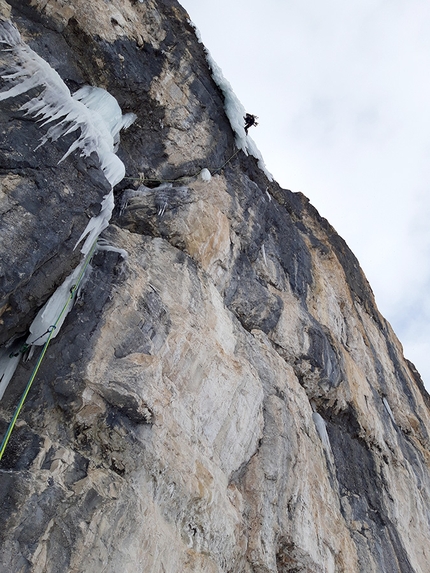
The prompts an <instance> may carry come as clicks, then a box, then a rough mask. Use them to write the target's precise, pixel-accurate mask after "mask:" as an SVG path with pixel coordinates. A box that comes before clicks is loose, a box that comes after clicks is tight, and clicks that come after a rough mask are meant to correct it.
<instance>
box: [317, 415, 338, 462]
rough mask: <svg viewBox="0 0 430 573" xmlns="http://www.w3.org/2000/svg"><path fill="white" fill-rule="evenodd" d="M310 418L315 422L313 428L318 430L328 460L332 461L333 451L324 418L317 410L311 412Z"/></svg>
mask: <svg viewBox="0 0 430 573" xmlns="http://www.w3.org/2000/svg"><path fill="white" fill-rule="evenodd" d="M312 419H313V421H314V424H315V428H316V430H317V432H318V435H319V437H320V440H321V442H322V445H323V446H324V449H325V451H326V453H327V456H328V457H329V459H330V461H331V462H333V452H332V451H331V445H330V440H329V437H328V434H327V426H326V423H325V420H324V418H323V417H322V416H320V414H318V412H312Z"/></svg>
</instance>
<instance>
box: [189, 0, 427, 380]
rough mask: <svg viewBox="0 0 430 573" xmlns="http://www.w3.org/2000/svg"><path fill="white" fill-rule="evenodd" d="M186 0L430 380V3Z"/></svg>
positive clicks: (294, 181) (275, 170) (266, 136)
mask: <svg viewBox="0 0 430 573" xmlns="http://www.w3.org/2000/svg"><path fill="white" fill-rule="evenodd" d="M180 2H181V4H182V5H183V7H184V8H185V9H186V10H187V12H188V14H189V16H190V19H191V21H192V22H193V23H194V24H195V25H196V27H197V28H198V29H199V31H200V34H201V37H202V41H203V43H204V44H205V46H206V48H207V49H208V50H209V52H210V53H211V55H212V57H213V58H214V60H215V61H216V62H217V64H218V65H219V66H220V67H221V69H222V71H223V73H224V76H225V77H226V79H227V80H228V81H229V82H230V83H231V85H232V87H233V90H234V92H235V93H236V95H237V96H238V98H239V99H240V101H241V102H242V104H243V105H244V106H245V108H246V110H247V111H248V112H249V113H253V114H256V115H257V116H258V117H259V125H258V127H256V128H251V129H252V131H251V130H250V135H251V136H252V138H253V139H254V141H255V143H256V144H257V146H258V148H259V149H260V151H261V153H262V155H263V158H264V161H265V163H266V166H267V168H268V170H269V171H270V172H271V173H272V174H273V176H274V179H275V180H276V181H278V183H279V184H280V185H281V186H282V187H284V188H286V189H291V191H301V192H302V193H304V194H305V195H306V196H307V197H308V198H309V199H310V201H311V203H312V204H313V205H314V206H315V207H316V208H317V209H318V211H319V212H320V214H321V215H322V216H323V217H325V218H326V219H328V221H329V222H330V223H331V225H333V227H334V228H335V229H336V231H337V232H338V233H339V234H340V235H341V236H342V237H343V238H344V239H345V241H346V242H347V244H348V245H349V247H350V248H351V249H352V251H353V252H354V254H355V255H356V256H357V258H358V260H359V261H360V264H361V267H362V269H363V270H364V272H365V274H366V276H367V278H368V280H369V282H370V284H371V287H372V290H373V292H374V294H375V297H376V302H377V305H378V307H379V309H380V311H381V313H382V314H383V315H384V316H385V318H386V319H387V320H388V321H389V322H390V323H391V325H392V327H393V328H394V331H395V332H396V334H397V336H398V337H399V339H400V341H401V342H402V345H403V347H404V354H405V356H406V357H407V358H408V359H409V360H411V361H412V362H413V363H414V364H415V365H416V367H417V369H418V371H419V372H420V373H421V376H422V377H423V380H424V383H425V384H426V387H427V389H428V390H430V264H429V261H430V222H429V220H430V161H429V156H430V33H429V30H430V2H428V0H348V1H347V2H346V1H345V0H325V1H324V2H321V0H264V1H263V0H258V1H257V0H246V1H245V0H180Z"/></svg>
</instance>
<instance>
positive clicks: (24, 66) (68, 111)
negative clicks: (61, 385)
mask: <svg viewBox="0 0 430 573" xmlns="http://www.w3.org/2000/svg"><path fill="white" fill-rule="evenodd" d="M0 44H3V45H6V46H9V47H10V49H11V53H12V56H13V57H14V58H15V62H14V64H13V66H12V68H11V70H9V73H8V74H5V75H3V76H2V78H3V79H4V80H6V82H8V83H9V84H12V86H11V87H10V88H9V89H7V90H4V91H2V92H0V101H3V100H5V99H8V98H12V97H16V96H17V95H20V94H23V93H25V92H28V91H29V90H31V89H33V88H36V87H39V88H40V87H41V88H42V91H40V93H39V95H37V96H36V97H34V98H32V99H30V100H29V101H28V102H27V103H25V104H24V105H23V106H21V108H20V109H21V110H22V111H25V112H26V113H27V114H28V115H32V116H34V117H36V118H37V119H38V121H39V122H41V124H42V125H47V124H51V126H50V127H49V129H48V130H47V132H46V134H45V135H44V136H43V137H42V140H41V142H40V144H39V146H38V147H40V146H41V145H44V144H45V143H46V142H47V141H56V140H57V139H59V138H60V137H62V136H64V135H67V134H70V133H75V132H76V134H77V137H76V140H75V141H74V142H73V143H72V145H71V146H70V147H69V149H68V151H67V152H66V153H65V155H64V156H63V157H62V159H61V160H60V161H64V160H65V159H66V158H67V157H68V156H69V155H70V154H71V153H72V152H73V151H75V150H79V151H80V153H81V155H82V156H85V157H88V156H90V155H91V154H92V153H95V154H96V155H97V156H98V158H99V161H100V168H101V169H102V171H103V173H104V175H105V177H106V179H107V180H108V181H109V183H110V185H111V188H112V190H111V192H110V193H109V194H107V195H106V196H105V197H104V199H103V201H102V204H101V210H100V213H99V214H98V215H96V216H95V217H92V218H91V219H90V221H89V222H88V225H87V226H86V228H85V230H84V232H83V233H82V235H81V236H80V238H79V240H78V242H77V244H76V246H77V245H78V244H79V243H80V242H81V241H82V240H84V239H85V241H84V244H83V246H82V249H81V252H82V253H83V254H84V255H86V256H89V253H90V250H91V247H92V245H93V244H94V242H95V241H96V240H97V237H98V236H99V235H100V233H101V232H102V231H103V229H105V228H106V227H107V226H108V224H109V220H110V218H111V215H112V210H113V207H114V196H113V187H114V186H115V185H116V184H117V183H119V182H120V181H121V180H122V179H123V177H124V175H125V167H124V164H123V163H122V161H121V160H120V159H119V158H118V157H117V156H116V155H115V150H116V148H117V146H118V143H119V132H120V130H121V129H122V128H127V127H128V126H130V125H131V124H132V123H133V121H134V120H135V119H136V116H135V115H134V114H126V115H123V114H122V112H121V108H120V107H119V105H118V102H117V101H116V99H115V98H114V97H113V96H112V95H111V94H109V93H108V92H107V91H106V90H104V89H102V88H97V87H92V86H84V87H83V88H81V89H80V90H78V91H77V92H76V93H75V94H74V95H73V96H72V95H71V94H70V91H69V89H68V87H67V86H66V84H65V83H64V82H63V80H62V79H61V77H60V76H59V75H58V73H57V72H56V71H55V70H54V69H53V68H51V66H50V65H49V64H48V63H47V62H46V61H45V60H44V59H43V58H41V57H40V56H38V55H37V54H36V52H34V51H33V50H32V49H31V48H30V47H29V46H27V45H26V44H25V43H24V42H23V41H22V40H21V37H20V34H19V32H18V30H17V29H16V28H15V27H14V26H13V24H12V23H11V22H10V21H1V22H0ZM36 149H37V148H36ZM84 265H85V259H84V260H82V261H81V263H80V264H79V265H78V267H77V268H76V269H75V270H74V271H73V272H72V273H71V274H70V275H69V276H68V277H67V279H66V280H65V281H64V282H63V284H62V285H61V286H60V287H59V288H58V289H57V290H56V291H55V292H54V294H53V295H52V296H51V298H50V299H49V300H48V302H47V303H46V304H45V306H44V307H43V308H42V309H41V310H40V311H39V313H38V314H37V316H36V318H35V319H34V321H33V323H32V324H31V326H30V335H29V337H28V339H27V344H35V345H38V346H40V345H43V344H44V343H45V342H46V340H47V338H48V333H47V331H48V330H49V329H50V328H51V327H52V326H53V325H54V324H55V326H56V328H55V331H54V332H53V335H52V338H55V336H57V334H58V332H59V330H60V327H61V325H62V324H63V322H64V319H65V318H66V316H67V314H68V312H69V311H70V309H71V307H72V306H73V300H69V298H70V292H71V289H72V287H73V286H74V285H75V283H76V281H77V279H78V277H79V275H80V273H81V270H82V268H83V266H84ZM68 301H69V302H68ZM60 315H61V318H60V319H59V320H58V317H59V316H60ZM8 360H10V362H8ZM8 360H6V359H5V358H4V353H3V354H2V355H1V357H0V376H2V377H1V384H0V391H4V388H3V387H5V385H6V384H7V382H8V380H9V379H10V378H11V376H12V375H13V372H12V374H10V373H11V371H12V367H13V365H15V363H16V364H17V363H18V361H19V357H18V358H17V360H15V357H14V358H13V359H12V358H9V357H8ZM15 368H16V365H15Z"/></svg>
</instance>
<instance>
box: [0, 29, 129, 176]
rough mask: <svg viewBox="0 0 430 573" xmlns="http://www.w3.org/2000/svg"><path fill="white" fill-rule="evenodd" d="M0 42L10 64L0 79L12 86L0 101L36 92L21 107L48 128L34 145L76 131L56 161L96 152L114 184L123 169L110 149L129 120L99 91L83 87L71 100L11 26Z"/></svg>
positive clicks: (0, 94) (1, 32)
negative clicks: (7, 49) (77, 152)
mask: <svg viewBox="0 0 430 573" xmlns="http://www.w3.org/2000/svg"><path fill="white" fill-rule="evenodd" d="M0 43H2V44H3V45H7V46H10V48H11V51H12V54H13V56H14V59H15V63H14V64H13V66H12V69H11V70H10V71H9V73H7V74H5V75H3V76H2V78H3V79H5V80H6V81H7V82H8V83H10V84H12V86H11V87H10V88H9V89H8V90H5V91H2V92H0V101H2V100H5V99H8V98H11V97H16V96H17V95H20V94H23V93H25V92H28V91H29V90H30V89H32V88H35V87H42V88H43V89H42V92H41V93H40V94H39V95H38V96H36V97H34V98H32V99H31V100H29V101H28V102H27V103H25V104H24V105H23V106H22V107H21V110H23V111H25V112H27V114H29V115H33V116H34V117H36V118H38V120H39V121H41V122H42V125H46V124H49V123H51V124H53V125H51V127H49V129H48V131H47V132H46V134H45V135H44V136H43V137H42V140H41V143H40V145H43V144H44V143H46V142H47V141H48V140H51V141H56V140H57V139H59V138H60V137H61V136H63V135H67V134H69V133H73V132H77V133H79V135H78V136H77V138H76V140H75V141H74V143H72V145H71V146H70V147H69V149H68V151H67V153H66V154H65V155H64V157H63V158H62V159H61V161H63V160H64V159H65V158H66V157H67V156H68V155H70V154H71V153H72V152H73V151H75V150H76V149H79V150H80V152H81V155H82V156H86V157H87V156H89V155H91V153H96V154H97V156H98V158H99V161H100V166H101V169H102V170H103V173H104V174H105V177H106V179H107V180H108V181H109V183H110V184H111V186H112V187H113V186H114V185H116V184H117V183H119V181H121V179H122V178H123V177H124V175H125V168H124V164H123V163H122V161H121V160H120V159H119V158H118V157H117V156H116V155H115V152H114V151H115V145H116V144H117V143H118V134H119V130H120V129H121V128H122V127H128V126H129V125H130V124H131V123H132V122H133V121H134V119H135V116H134V115H133V114H127V115H125V116H122V113H121V110H120V108H119V105H118V103H117V101H116V99H115V98H114V97H113V96H111V95H110V94H109V93H108V92H106V91H105V90H103V89H101V88H94V87H91V86H85V87H84V88H81V89H80V90H78V91H77V92H76V93H75V94H74V96H72V95H71V93H70V91H69V88H68V87H67V86H66V84H65V83H64V82H63V80H62V79H61V77H60V76H59V75H58V73H57V72H56V71H55V70H54V69H53V68H51V66H50V65H49V64H48V63H47V62H46V61H45V60H44V59H43V58H41V57H40V56H38V54H36V52H34V51H33V50H32V49H31V48H30V47H29V46H27V45H26V44H25V43H24V42H22V40H21V37H20V35H19V32H18V30H17V29H16V28H15V27H14V26H13V25H12V23H11V22H8V21H6V22H1V23H0ZM86 104H87V105H86Z"/></svg>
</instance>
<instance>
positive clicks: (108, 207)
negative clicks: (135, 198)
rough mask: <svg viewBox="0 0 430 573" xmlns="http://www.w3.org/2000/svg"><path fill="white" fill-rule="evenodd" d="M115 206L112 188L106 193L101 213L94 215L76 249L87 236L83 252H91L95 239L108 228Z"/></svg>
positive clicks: (85, 253)
mask: <svg viewBox="0 0 430 573" xmlns="http://www.w3.org/2000/svg"><path fill="white" fill-rule="evenodd" d="M114 206H115V200H114V195H113V189H112V191H111V192H110V193H108V194H107V195H105V197H104V199H103V201H102V208H101V210H100V213H99V214H98V215H96V216H95V217H92V218H91V219H90V220H89V221H88V225H87V226H86V227H85V229H84V232H83V233H82V235H81V236H80V237H79V239H78V241H77V243H76V245H75V249H76V247H77V246H78V245H79V243H80V242H81V241H83V240H84V239H85V237H86V239H85V242H84V244H83V245H82V248H81V253H84V255H87V254H88V253H89V252H90V250H91V247H92V245H93V244H94V241H95V240H96V239H97V237H98V236H99V235H100V233H101V232H102V231H103V230H104V229H106V227H107V226H108V225H109V221H110V218H111V216H112V211H113V208H114Z"/></svg>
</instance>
